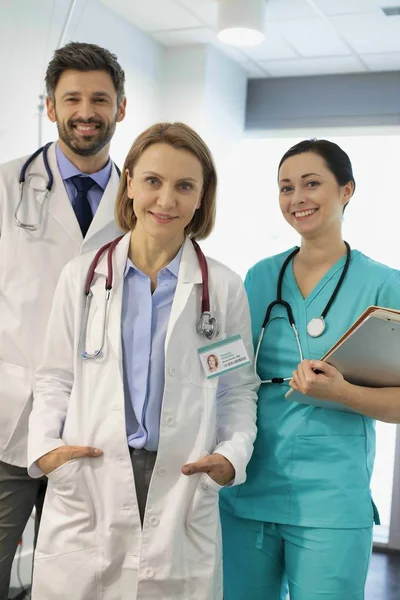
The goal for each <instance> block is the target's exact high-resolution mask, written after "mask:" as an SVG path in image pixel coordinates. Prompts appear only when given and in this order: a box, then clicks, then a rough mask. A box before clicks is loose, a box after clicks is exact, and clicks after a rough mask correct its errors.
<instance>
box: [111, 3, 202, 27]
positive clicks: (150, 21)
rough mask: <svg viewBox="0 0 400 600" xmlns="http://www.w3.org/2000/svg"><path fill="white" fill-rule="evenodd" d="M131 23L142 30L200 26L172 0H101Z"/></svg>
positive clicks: (198, 22) (196, 20)
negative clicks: (133, 0) (134, 0)
mask: <svg viewBox="0 0 400 600" xmlns="http://www.w3.org/2000/svg"><path fill="white" fill-rule="evenodd" d="M101 1H102V2H103V4H106V5H107V6H109V7H110V8H112V9H113V10H115V11H116V12H117V13H119V14H120V15H121V16H123V17H125V19H127V20H128V21H131V23H134V24H135V25H136V26H137V27H140V29H144V31H148V32H151V31H160V30H165V29H187V28H189V27H201V25H202V24H201V23H200V21H199V20H198V19H196V18H195V17H194V16H192V15H191V14H190V13H189V12H188V11H187V10H186V9H185V8H183V7H182V6H180V5H178V4H177V3H176V2H175V1H174V0H145V1H144V2H142V1H139V2H132V1H127V0H101Z"/></svg>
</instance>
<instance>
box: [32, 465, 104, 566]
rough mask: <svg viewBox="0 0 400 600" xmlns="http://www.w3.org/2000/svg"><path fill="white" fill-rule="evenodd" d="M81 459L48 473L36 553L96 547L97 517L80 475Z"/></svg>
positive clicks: (54, 554) (42, 553)
mask: <svg viewBox="0 0 400 600" xmlns="http://www.w3.org/2000/svg"><path fill="white" fill-rule="evenodd" d="M83 461H84V459H81V458H80V459H75V460H71V461H68V462H66V463H64V464H63V465H61V467H58V469H55V471H53V472H52V473H49V475H48V480H49V485H48V488H47V493H46V499H45V504H44V508H43V515H42V520H41V525H40V530H39V537H38V544H37V552H38V553H39V554H40V555H45V556H57V555H61V554H65V553H68V552H74V551H77V550H82V549H84V548H92V547H94V546H96V514H95V507H94V504H93V501H92V499H91V496H90V493H89V489H88V487H87V484H86V481H85V477H84V473H83Z"/></svg>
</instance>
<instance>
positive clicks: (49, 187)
mask: <svg viewBox="0 0 400 600" xmlns="http://www.w3.org/2000/svg"><path fill="white" fill-rule="evenodd" d="M52 144H53V142H49V143H48V144H45V145H44V146H42V147H41V148H38V149H37V150H36V152H34V153H33V154H32V156H30V157H29V158H28V159H27V160H26V161H25V162H24V164H23V165H22V167H21V171H20V174H19V180H18V183H19V202H18V205H17V208H16V209H15V213H14V219H15V222H16V223H17V225H18V227H22V229H27V230H28V231H37V230H38V229H39V228H40V227H41V226H42V224H43V209H44V206H45V204H46V202H47V199H48V197H49V194H50V192H51V190H52V188H53V183H54V176H53V173H52V172H51V168H50V164H49V156H48V155H49V148H50V146H51V145H52ZM39 154H43V163H44V168H45V169H46V174H47V185H46V192H45V195H44V198H43V202H42V203H41V207H40V212H39V221H38V223H23V222H22V221H20V219H19V218H18V213H19V210H20V208H21V204H22V200H23V197H24V185H25V179H26V172H27V170H28V168H29V166H30V165H31V164H32V163H33V161H34V160H35V158H37V157H38V156H39ZM114 166H115V169H116V171H117V173H118V176H119V177H120V176H121V171H120V170H119V168H118V167H117V165H116V164H115V163H114Z"/></svg>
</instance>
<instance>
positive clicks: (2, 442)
mask: <svg viewBox="0 0 400 600" xmlns="http://www.w3.org/2000/svg"><path fill="white" fill-rule="evenodd" d="M28 402H32V384H31V374H30V369H28V368H26V367H21V366H20V365H13V364H11V363H6V362H2V361H0V406H6V407H7V410H2V411H0V448H2V449H3V450H5V449H6V448H7V446H8V444H9V442H10V440H11V437H12V435H13V433H14V431H15V429H16V427H17V425H18V422H19V419H20V417H21V415H22V412H23V410H24V408H25V406H26V404H27V403H28Z"/></svg>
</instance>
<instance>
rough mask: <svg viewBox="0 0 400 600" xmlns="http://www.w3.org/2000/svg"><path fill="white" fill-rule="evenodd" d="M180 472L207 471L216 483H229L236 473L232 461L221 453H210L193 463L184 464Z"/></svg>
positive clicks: (186, 473)
mask: <svg viewBox="0 0 400 600" xmlns="http://www.w3.org/2000/svg"><path fill="white" fill-rule="evenodd" d="M182 473H183V474H184V475H193V474H194V473H207V475H208V476H209V477H211V479H213V480H214V481H215V482H216V483H218V485H226V484H227V483H230V482H231V481H232V479H234V478H235V474H236V473H235V468H234V466H233V465H232V463H231V462H229V460H228V459H227V458H225V456H222V454H211V456H205V457H204V458H202V459H200V460H198V461H197V462H195V463H190V464H187V465H184V466H183V467H182Z"/></svg>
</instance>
